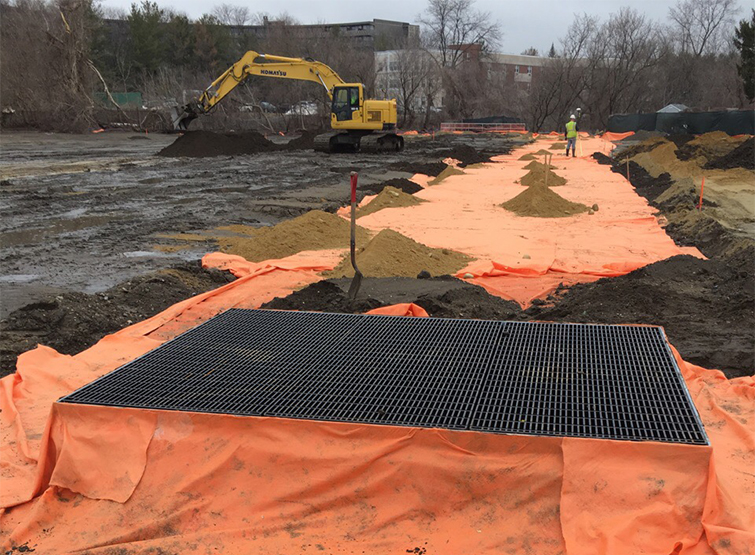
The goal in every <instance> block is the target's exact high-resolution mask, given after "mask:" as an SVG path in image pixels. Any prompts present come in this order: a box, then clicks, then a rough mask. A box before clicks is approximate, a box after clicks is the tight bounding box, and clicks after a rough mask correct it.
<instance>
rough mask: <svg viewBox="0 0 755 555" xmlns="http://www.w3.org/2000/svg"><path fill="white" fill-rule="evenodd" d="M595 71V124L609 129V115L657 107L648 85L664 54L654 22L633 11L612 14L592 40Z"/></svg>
mask: <svg viewBox="0 0 755 555" xmlns="http://www.w3.org/2000/svg"><path fill="white" fill-rule="evenodd" d="M592 45H593V47H592V49H591V50H592V51H591V57H592V60H591V61H592V63H593V67H594V68H595V71H594V72H593V75H592V79H591V82H590V89H591V90H590V104H591V105H590V109H591V111H592V112H593V114H594V115H595V116H596V118H595V121H594V123H595V124H597V126H598V127H605V126H606V125H607V123H608V116H610V115H611V114H613V113H625V112H628V111H630V110H632V111H636V110H642V109H650V110H651V111H654V110H655V109H657V108H655V107H654V106H653V103H652V94H653V91H652V87H648V86H647V83H648V81H649V79H650V75H651V74H652V70H653V68H654V67H655V66H656V65H658V63H659V61H660V60H661V58H662V56H663V55H664V52H663V51H662V49H661V48H660V42H659V40H658V31H657V28H656V26H655V24H653V23H652V22H651V21H649V20H648V19H647V18H646V17H645V16H644V15H643V14H641V13H639V12H638V11H636V10H634V9H632V8H622V9H621V10H620V11H619V13H617V14H611V17H610V18H609V20H608V21H607V22H606V23H605V24H603V25H602V26H601V28H600V31H599V33H598V34H597V35H596V36H595V38H594V40H593V41H592Z"/></svg>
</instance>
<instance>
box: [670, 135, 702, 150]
mask: <svg viewBox="0 0 755 555" xmlns="http://www.w3.org/2000/svg"><path fill="white" fill-rule="evenodd" d="M694 138H695V135H690V134H688V133H677V134H675V135H668V136H666V139H668V140H669V141H671V142H672V143H674V144H675V145H676V148H681V147H683V146H684V145H686V144H687V143H688V142H690V141H691V140H693V139H694Z"/></svg>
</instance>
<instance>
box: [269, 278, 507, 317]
mask: <svg viewBox="0 0 755 555" xmlns="http://www.w3.org/2000/svg"><path fill="white" fill-rule="evenodd" d="M350 283H351V280H348V279H334V280H327V281H321V282H318V283H314V284H312V285H309V286H308V287H305V288H304V289H301V290H299V291H296V292H294V293H292V294H291V295H289V296H288V297H285V298H277V299H273V300H272V301H270V302H269V303H266V304H264V305H263V306H262V308H273V309H279V310H309V311H315V312H339V313H363V312H367V311H368V310H372V309H373V308H377V307H379V306H386V305H391V304H397V303H415V304H417V305H419V306H421V307H422V308H424V309H425V310H426V311H427V313H428V314H429V315H430V316H432V317H436V318H477V319H482V320H511V319H514V318H516V317H517V316H518V315H519V314H520V312H521V311H520V309H519V305H518V304H517V303H515V302H512V301H506V300H504V299H501V298H499V297H495V296H493V295H491V294H489V293H488V292H487V291H485V290H484V289H483V288H482V287H478V286H476V285H470V284H468V283H466V282H463V281H461V280H459V279H456V278H453V277H451V276H441V277H434V278H429V279H415V278H365V279H364V281H363V283H362V287H361V289H360V290H359V295H358V296H357V299H356V301H355V302H354V303H351V302H350V301H349V298H348V295H347V291H348V288H349V285H350Z"/></svg>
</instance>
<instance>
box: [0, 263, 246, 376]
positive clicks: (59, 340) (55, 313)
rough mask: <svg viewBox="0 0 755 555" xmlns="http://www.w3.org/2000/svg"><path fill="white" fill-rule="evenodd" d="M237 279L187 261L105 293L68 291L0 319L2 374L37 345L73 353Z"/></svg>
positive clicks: (69, 353)
mask: <svg viewBox="0 0 755 555" xmlns="http://www.w3.org/2000/svg"><path fill="white" fill-rule="evenodd" d="M233 280H234V277H233V276H232V275H231V274H229V273H228V272H220V271H218V270H205V269H203V268H202V267H201V264H200V262H199V261H197V262H186V263H182V264H179V265H177V266H174V267H172V268H168V269H165V270H160V271H158V272H153V273H150V274H146V275H144V276H140V277H138V278H135V279H132V280H129V281H127V282H125V283H121V284H119V285H116V286H115V287H113V288H112V289H109V290H107V291H105V292H104V293H95V294H93V295H86V294H84V293H65V294H63V295H58V296H55V297H50V298H49V299H47V300H44V301H42V302H36V303H32V304H29V305H27V306H24V307H22V308H20V309H18V310H16V311H14V312H12V313H11V314H10V315H9V316H8V318H7V319H6V320H4V321H2V322H0V376H2V375H6V374H10V373H12V372H14V371H15V366H16V358H17V357H18V355H19V354H21V353H23V352H24V351H28V350H29V349H33V348H34V347H36V346H37V344H42V345H47V346H48V347H52V348H54V349H56V350H57V351H58V352H60V353H63V354H66V355H73V354H76V353H79V352H81V351H83V350H84V349H86V348H88V347H91V346H92V345H94V344H95V343H96V342H97V341H99V340H100V339H101V338H102V337H104V336H105V335H107V334H109V333H113V332H115V331H118V330H120V329H122V328H125V327H126V326H129V325H131V324H134V323H136V322H139V321H141V320H144V319H146V318H150V317H151V316H154V315H155V314H157V313H158V312H160V311H162V310H164V309H166V308H168V307H169V306H171V305H172V304H175V303H177V302H179V301H182V300H184V299H186V298H189V297H192V296H194V295H198V294H199V293H203V292H205V291H209V290H211V289H216V288H217V287H220V286H222V285H225V284H226V283H230V282H231V281H233Z"/></svg>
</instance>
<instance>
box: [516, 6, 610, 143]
mask: <svg viewBox="0 0 755 555" xmlns="http://www.w3.org/2000/svg"><path fill="white" fill-rule="evenodd" d="M599 27H600V24H599V21H598V19H597V18H595V17H592V16H589V15H587V14H583V15H580V16H576V17H575V19H574V21H573V22H572V24H571V25H570V26H569V29H568V31H567V33H566V36H565V37H564V38H563V39H561V51H560V52H559V53H558V55H557V56H554V57H551V58H549V60H548V63H547V64H546V65H545V67H543V69H542V71H541V74H540V79H539V82H538V83H537V86H536V87H535V89H534V90H533V91H532V92H531V94H530V103H529V107H528V110H527V119H528V120H529V122H530V129H532V130H533V131H541V130H542V129H544V128H550V129H557V128H559V127H560V126H561V125H563V123H564V122H565V121H566V120H565V119H564V118H565V117H566V116H567V115H568V113H569V111H570V110H573V109H574V107H575V104H576V103H577V102H578V101H579V100H580V99H581V98H582V97H583V96H585V94H586V91H587V89H588V86H589V83H590V81H591V79H592V75H593V74H594V72H595V68H596V66H597V65H598V64H599V63H600V58H599V56H597V55H596V54H595V53H593V55H592V56H590V55H589V53H590V51H591V50H593V49H594V48H595V44H596V42H595V38H596V36H597V34H598V32H599Z"/></svg>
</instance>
